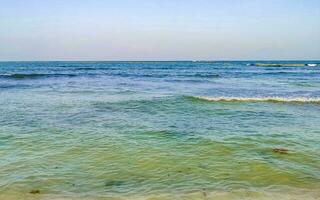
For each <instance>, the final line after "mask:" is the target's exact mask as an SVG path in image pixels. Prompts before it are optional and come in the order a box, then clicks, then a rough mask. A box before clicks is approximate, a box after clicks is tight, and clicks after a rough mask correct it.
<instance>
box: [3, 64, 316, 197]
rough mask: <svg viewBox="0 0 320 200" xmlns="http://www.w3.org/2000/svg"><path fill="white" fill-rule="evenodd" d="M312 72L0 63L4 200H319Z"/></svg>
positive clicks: (289, 67) (302, 68)
mask: <svg viewBox="0 0 320 200" xmlns="http://www.w3.org/2000/svg"><path fill="white" fill-rule="evenodd" d="M314 63H315V64H318V66H313V65H310V66H307V65H306V64H314ZM319 63H320V61H312V62H311V61H241V62H240V61H219V62H213V61H212V62H211V61H193V62H192V61H180V62H173V61H170V62H151V61H150V62H137V61H135V62H115V61H114V62H0V199H1V200H13V199H30V200H33V199H37V200H38V199H90V200H91V199H92V200H93V199H150V200H151V199H153V200H154V199H275V198H278V199H320V189H319V188H320V66H319Z"/></svg>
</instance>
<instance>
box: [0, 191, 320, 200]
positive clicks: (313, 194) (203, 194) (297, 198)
mask: <svg viewBox="0 0 320 200" xmlns="http://www.w3.org/2000/svg"><path fill="white" fill-rule="evenodd" d="M0 199H1V200H126V199H128V200H197V199H199V200H200V199H204V200H206V199H207V200H211V199H219V200H235V199H244V200H254V199H259V200H260V199H261V200H274V199H278V200H320V190H317V191H315V190H304V189H295V190H293V189H290V190H281V191H265V192H261V191H259V192H256V191H246V190H235V191H205V190H203V191H194V192H190V193H167V194H165V193H158V194H157V193H154V194H144V195H137V194H134V195H126V194H122V195H119V194H110V195H108V194H106V195H104V196H93V195H91V194H89V195H75V194H72V195H68V194H65V195H60V194H47V193H45V191H41V192H40V193H39V194H31V193H21V192H19V193H15V192H13V191H10V192H9V193H6V192H5V193H3V194H0Z"/></svg>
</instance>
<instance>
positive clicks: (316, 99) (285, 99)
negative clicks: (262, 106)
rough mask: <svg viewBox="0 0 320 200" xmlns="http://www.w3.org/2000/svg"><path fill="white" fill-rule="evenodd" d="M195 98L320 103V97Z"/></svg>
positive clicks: (197, 98)
mask: <svg viewBox="0 0 320 200" xmlns="http://www.w3.org/2000/svg"><path fill="white" fill-rule="evenodd" d="M189 98H191V99H193V100H200V101H209V102H274V103H319V104H320V97H313V98H310V97H205V96H191V97H189Z"/></svg>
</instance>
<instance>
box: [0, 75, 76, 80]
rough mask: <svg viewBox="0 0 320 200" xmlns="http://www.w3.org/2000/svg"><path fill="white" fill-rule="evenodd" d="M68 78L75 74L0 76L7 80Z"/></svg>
mask: <svg viewBox="0 0 320 200" xmlns="http://www.w3.org/2000/svg"><path fill="white" fill-rule="evenodd" d="M60 76H67V77H73V76H76V75H75V74H3V75H0V78H7V79H35V78H43V77H60Z"/></svg>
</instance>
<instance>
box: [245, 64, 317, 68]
mask: <svg viewBox="0 0 320 200" xmlns="http://www.w3.org/2000/svg"><path fill="white" fill-rule="evenodd" d="M247 66H258V67H305V66H307V67H317V66H318V64H311V63H307V64H304V63H249V64H247Z"/></svg>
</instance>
